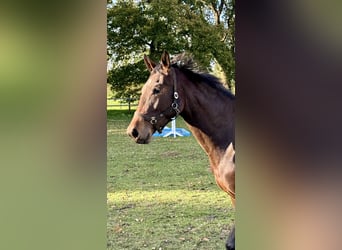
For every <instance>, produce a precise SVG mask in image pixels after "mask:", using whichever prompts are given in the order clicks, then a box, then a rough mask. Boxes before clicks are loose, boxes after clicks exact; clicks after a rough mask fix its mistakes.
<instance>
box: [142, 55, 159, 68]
mask: <svg viewBox="0 0 342 250" xmlns="http://www.w3.org/2000/svg"><path fill="white" fill-rule="evenodd" d="M144 62H145V65H146V67H147V69H148V70H149V71H150V72H151V71H152V70H153V69H154V67H155V66H156V63H155V62H153V61H152V60H151V59H150V58H149V57H148V56H147V55H144Z"/></svg>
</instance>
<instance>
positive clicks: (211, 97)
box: [181, 76, 235, 166]
mask: <svg viewBox="0 0 342 250" xmlns="http://www.w3.org/2000/svg"><path fill="white" fill-rule="evenodd" d="M181 80H182V81H181V82H182V83H183V84H181V85H182V95H181V96H182V98H183V101H184V108H183V110H182V113H181V116H182V117H183V118H184V120H185V122H186V123H187V125H188V127H189V129H190V130H191V132H192V134H193V135H194V137H195V138H196V139H197V141H198V143H199V144H200V145H201V147H202V148H203V149H204V151H205V152H206V153H207V155H208V156H209V159H210V162H211V165H212V166H217V165H218V163H219V161H220V160H221V158H222V157H223V155H224V152H225V150H226V148H227V147H228V145H229V144H230V143H231V142H232V143H233V144H234V143H235V141H234V100H233V99H231V98H230V97H229V96H227V95H225V94H224V93H222V92H221V91H220V90H218V89H215V88H213V87H211V86H209V85H208V84H205V83H199V84H196V83H193V82H190V81H189V80H187V79H186V77H185V76H183V79H181Z"/></svg>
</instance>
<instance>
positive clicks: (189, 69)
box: [171, 53, 235, 99]
mask: <svg viewBox="0 0 342 250" xmlns="http://www.w3.org/2000/svg"><path fill="white" fill-rule="evenodd" d="M171 66H172V67H174V68H177V69H179V70H180V71H181V72H182V73H184V74H185V75H186V76H187V78H188V79H189V80H191V81H193V82H196V83H204V84H207V85H208V86H210V87H212V88H214V89H216V90H218V91H219V92H222V93H223V94H225V95H227V96H228V97H230V98H231V99H235V96H234V95H233V94H232V93H231V92H230V91H229V90H228V89H227V88H225V87H224V86H223V84H222V82H221V81H220V80H219V79H218V78H217V77H216V76H214V75H212V74H209V73H208V72H205V71H204V70H203V69H201V68H200V67H199V66H198V64H197V63H196V62H195V61H194V59H193V57H192V56H191V55H189V54H187V53H181V54H177V55H175V56H174V57H173V58H172V59H171Z"/></svg>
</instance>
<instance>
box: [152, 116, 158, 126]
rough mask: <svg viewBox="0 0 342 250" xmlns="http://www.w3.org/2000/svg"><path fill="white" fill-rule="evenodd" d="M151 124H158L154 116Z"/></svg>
mask: <svg viewBox="0 0 342 250" xmlns="http://www.w3.org/2000/svg"><path fill="white" fill-rule="evenodd" d="M150 123H151V124H156V123H157V119H156V118H155V117H154V116H153V117H151V121H150Z"/></svg>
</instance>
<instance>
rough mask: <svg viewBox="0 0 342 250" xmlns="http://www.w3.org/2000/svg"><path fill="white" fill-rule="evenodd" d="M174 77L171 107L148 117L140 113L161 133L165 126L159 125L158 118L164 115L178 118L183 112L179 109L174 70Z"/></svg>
mask: <svg viewBox="0 0 342 250" xmlns="http://www.w3.org/2000/svg"><path fill="white" fill-rule="evenodd" d="M172 78H173V100H172V103H171V107H169V108H167V109H166V110H164V111H163V112H161V113H160V114H159V115H158V116H151V117H148V116H146V115H143V114H140V113H139V115H140V116H142V118H144V120H145V121H147V122H149V123H151V124H152V126H153V128H154V129H155V130H157V131H158V132H159V133H161V132H162V130H163V128H164V126H158V119H160V118H163V117H171V119H173V118H176V117H177V116H178V115H179V113H180V112H181V111H180V110H179V94H178V92H177V81H176V73H175V72H172ZM168 119H169V118H168ZM171 119H170V120H171Z"/></svg>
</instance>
